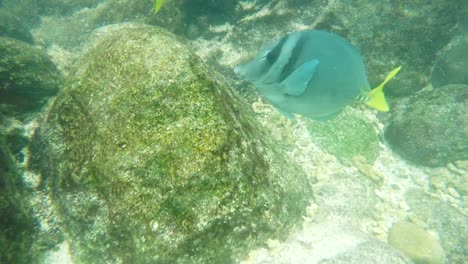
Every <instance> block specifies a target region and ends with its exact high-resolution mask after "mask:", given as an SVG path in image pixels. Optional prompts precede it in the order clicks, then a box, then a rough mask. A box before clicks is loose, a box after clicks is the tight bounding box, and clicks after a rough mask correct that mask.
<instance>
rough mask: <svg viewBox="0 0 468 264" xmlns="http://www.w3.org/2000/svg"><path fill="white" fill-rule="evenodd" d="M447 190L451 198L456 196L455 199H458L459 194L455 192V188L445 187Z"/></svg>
mask: <svg viewBox="0 0 468 264" xmlns="http://www.w3.org/2000/svg"><path fill="white" fill-rule="evenodd" d="M447 192H448V193H449V194H450V196H452V197H453V198H456V199H460V194H459V193H458V192H457V190H455V189H454V188H452V187H448V188H447Z"/></svg>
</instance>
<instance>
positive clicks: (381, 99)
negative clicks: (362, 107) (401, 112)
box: [366, 66, 401, 112]
mask: <svg viewBox="0 0 468 264" xmlns="http://www.w3.org/2000/svg"><path fill="white" fill-rule="evenodd" d="M400 69H401V66H400V67H397V68H395V69H393V70H392V71H391V72H390V73H388V74H387V77H385V80H384V81H383V82H382V83H381V84H380V85H379V86H377V87H376V88H374V89H372V90H371V91H370V92H369V93H368V94H367V97H368V98H369V100H367V102H366V104H367V105H368V106H370V107H372V108H375V109H377V110H379V111H382V112H387V111H388V110H389V107H388V104H387V101H386V100H385V96H384V93H383V87H384V85H385V84H386V83H387V82H388V81H390V80H391V79H392V78H393V76H395V75H396V74H397V73H398V72H399V71H400Z"/></svg>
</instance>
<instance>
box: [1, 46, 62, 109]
mask: <svg viewBox="0 0 468 264" xmlns="http://www.w3.org/2000/svg"><path fill="white" fill-rule="evenodd" d="M61 82H62V77H61V75H60V73H59V72H58V70H57V68H56V67H55V65H54V64H53V63H52V61H51V60H50V59H49V57H48V56H47V54H46V53H45V52H44V51H42V50H40V49H38V48H35V47H33V46H31V45H29V44H27V43H25V42H22V41H18V40H15V39H12V38H6V37H0V112H2V113H4V114H7V115H16V114H21V113H24V112H28V111H32V110H35V109H37V108H38V107H40V106H42V105H43V104H44V102H45V101H46V99H48V98H49V97H51V96H53V95H55V94H56V93H57V91H58V89H59V86H60V84H61Z"/></svg>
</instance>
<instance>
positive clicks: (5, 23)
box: [0, 10, 33, 43]
mask: <svg viewBox="0 0 468 264" xmlns="http://www.w3.org/2000/svg"><path fill="white" fill-rule="evenodd" d="M0 36H2V37H10V38H14V39H17V40H21V41H24V42H28V43H33V38H32V35H31V33H30V32H29V30H28V29H27V28H26V26H25V25H23V23H21V20H19V19H18V18H17V17H15V16H13V15H12V14H9V13H7V12H5V11H2V10H0Z"/></svg>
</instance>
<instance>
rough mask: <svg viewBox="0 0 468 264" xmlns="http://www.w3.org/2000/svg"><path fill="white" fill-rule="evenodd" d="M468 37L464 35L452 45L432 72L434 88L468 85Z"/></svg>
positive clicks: (441, 56)
mask: <svg viewBox="0 0 468 264" xmlns="http://www.w3.org/2000/svg"><path fill="white" fill-rule="evenodd" d="M467 50H468V35H465V34H462V36H459V37H458V38H455V40H454V41H452V43H450V45H449V47H448V48H447V50H445V51H444V52H443V53H442V54H441V55H440V58H439V59H438V60H437V62H436V64H435V65H434V69H433V70H432V76H431V84H432V87H434V88H439V87H443V86H445V85H449V84H465V85H468V74H466V69H467V68H468V52H466V51H467Z"/></svg>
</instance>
